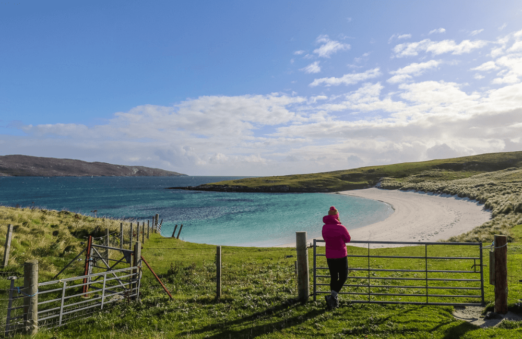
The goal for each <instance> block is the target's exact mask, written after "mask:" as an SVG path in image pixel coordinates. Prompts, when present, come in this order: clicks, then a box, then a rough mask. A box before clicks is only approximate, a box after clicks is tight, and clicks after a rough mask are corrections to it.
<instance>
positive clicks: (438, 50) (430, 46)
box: [393, 39, 487, 58]
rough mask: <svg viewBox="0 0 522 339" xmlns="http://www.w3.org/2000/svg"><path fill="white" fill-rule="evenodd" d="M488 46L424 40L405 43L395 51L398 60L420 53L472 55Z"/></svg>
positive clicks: (452, 41)
mask: <svg viewBox="0 0 522 339" xmlns="http://www.w3.org/2000/svg"><path fill="white" fill-rule="evenodd" d="M486 45H487V42H486V41H482V40H475V41H470V40H463V41H462V42H461V43H460V44H457V43H455V41H454V40H442V41H431V40H430V39H424V40H421V41H418V42H411V43H404V44H399V45H396V46H395V47H394V49H393V51H394V52H395V56H396V57H398V58H401V57H405V56H417V55H418V54H419V53H420V52H430V53H432V54H433V55H439V54H444V53H451V54H454V55H459V54H464V53H470V52H471V51H473V50H474V49H478V48H482V47H484V46H486Z"/></svg>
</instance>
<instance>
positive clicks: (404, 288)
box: [313, 239, 484, 306]
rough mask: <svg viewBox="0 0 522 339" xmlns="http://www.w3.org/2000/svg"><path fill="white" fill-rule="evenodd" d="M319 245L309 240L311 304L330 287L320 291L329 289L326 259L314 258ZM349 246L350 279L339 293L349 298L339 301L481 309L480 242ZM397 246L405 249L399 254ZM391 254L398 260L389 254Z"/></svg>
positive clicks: (328, 291) (358, 243) (394, 243)
mask: <svg viewBox="0 0 522 339" xmlns="http://www.w3.org/2000/svg"><path fill="white" fill-rule="evenodd" d="M319 243H324V240H318V239H314V242H313V251H314V254H313V256H314V257H313V262H314V264H313V265H314V266H313V279H314V281H313V296H314V300H316V298H317V295H318V294H329V293H330V288H329V287H328V288H327V289H325V287H324V286H329V283H328V282H329V279H330V275H328V274H329V271H328V267H327V263H326V260H325V259H326V257H325V254H319V253H318V252H319V251H321V252H322V253H324V250H323V249H324V247H319V248H318V244H319ZM350 244H351V245H352V244H354V245H355V246H350V247H348V267H349V275H348V280H347V281H346V283H345V285H344V287H343V290H341V293H340V294H343V295H346V296H348V298H346V297H343V300H346V301H348V302H352V303H375V304H414V305H453V306H482V305H484V278H483V267H484V265H483V256H482V244H481V243H442V242H396V241H351V242H350ZM398 246H406V247H400V250H399V249H398V248H397V247H398ZM372 247H373V248H372ZM383 247H388V248H386V249H383ZM390 247H391V248H390ZM394 248H396V249H394ZM394 252H397V253H398V254H403V255H394V254H395V253H394ZM399 252H400V253H399ZM404 253H407V255H404ZM321 257H323V258H324V259H322V260H321V259H320V258H321ZM318 260H320V262H319V263H318ZM323 261H324V262H323ZM318 265H319V266H318ZM318 272H320V273H318ZM318 280H320V281H321V282H319V283H318V282H317V281H318ZM457 300H458V301H457Z"/></svg>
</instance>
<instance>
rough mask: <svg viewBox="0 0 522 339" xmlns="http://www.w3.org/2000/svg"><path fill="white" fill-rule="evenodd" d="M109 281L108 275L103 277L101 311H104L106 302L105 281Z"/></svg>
mask: <svg viewBox="0 0 522 339" xmlns="http://www.w3.org/2000/svg"><path fill="white" fill-rule="evenodd" d="M106 280H107V274H104V275H103V287H102V295H101V309H102V310H103V303H104V302H105V281H106Z"/></svg>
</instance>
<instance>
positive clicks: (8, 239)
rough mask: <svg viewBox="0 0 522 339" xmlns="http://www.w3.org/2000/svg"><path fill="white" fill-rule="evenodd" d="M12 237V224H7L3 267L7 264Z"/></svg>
mask: <svg viewBox="0 0 522 339" xmlns="http://www.w3.org/2000/svg"><path fill="white" fill-rule="evenodd" d="M12 237H13V225H11V224H9V225H7V235H6V237H5V250H4V264H3V266H2V267H3V268H6V267H7V265H9V251H11V238H12Z"/></svg>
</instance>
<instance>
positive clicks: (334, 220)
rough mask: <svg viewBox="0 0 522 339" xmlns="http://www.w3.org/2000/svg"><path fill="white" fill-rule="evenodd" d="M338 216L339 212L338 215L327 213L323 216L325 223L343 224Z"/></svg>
mask: <svg viewBox="0 0 522 339" xmlns="http://www.w3.org/2000/svg"><path fill="white" fill-rule="evenodd" d="M337 216H338V214H336V215H326V216H324V217H323V222H324V223H325V224H330V225H332V224H334V225H341V222H340V221H339V219H337Z"/></svg>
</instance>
